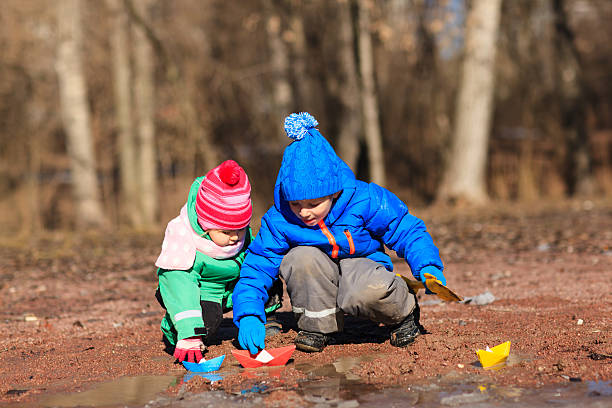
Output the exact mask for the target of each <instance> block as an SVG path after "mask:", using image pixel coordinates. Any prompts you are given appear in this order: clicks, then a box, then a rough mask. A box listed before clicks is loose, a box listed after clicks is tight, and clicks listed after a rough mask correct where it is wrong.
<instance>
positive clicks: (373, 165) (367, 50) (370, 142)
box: [358, 0, 386, 186]
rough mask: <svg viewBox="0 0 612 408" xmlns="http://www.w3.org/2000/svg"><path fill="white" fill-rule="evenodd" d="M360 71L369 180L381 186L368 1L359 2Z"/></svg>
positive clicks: (382, 171)
mask: <svg viewBox="0 0 612 408" xmlns="http://www.w3.org/2000/svg"><path fill="white" fill-rule="evenodd" d="M358 7H359V38H358V43H359V68H360V72H361V110H362V112H363V129H364V137H365V142H366V146H367V148H368V162H369V169H370V181H372V182H374V183H376V184H379V185H381V186H384V185H385V184H386V180H385V158H384V154H383V148H382V135H381V132H380V123H379V119H378V100H377V97H376V83H375V79H374V55H373V50H372V37H371V34H370V8H371V7H372V4H371V2H370V1H368V0H359V1H358Z"/></svg>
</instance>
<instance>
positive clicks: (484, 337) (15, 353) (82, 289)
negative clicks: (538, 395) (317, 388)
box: [0, 201, 612, 405]
mask: <svg viewBox="0 0 612 408" xmlns="http://www.w3.org/2000/svg"><path fill="white" fill-rule="evenodd" d="M416 214H417V215H418V216H420V217H421V218H423V219H424V220H425V222H426V224H427V225H428V228H429V230H430V232H431V233H432V235H433V236H434V239H435V241H436V243H437V244H438V246H439V247H440V249H441V252H442V254H443V259H444V261H445V264H446V276H447V279H448V286H449V287H451V288H452V289H454V290H455V291H456V292H457V293H459V294H461V295H463V296H475V295H478V294H481V293H484V292H486V291H490V292H491V293H492V294H493V295H494V296H495V298H496V300H495V301H494V302H493V303H491V304H488V305H484V306H475V305H469V304H446V303H436V302H435V298H434V297H432V296H425V295H422V296H421V304H422V308H421V309H422V311H421V315H422V320H421V323H422V324H423V325H424V326H425V328H426V329H427V330H428V331H429V334H426V335H424V336H421V337H420V338H419V339H418V340H417V342H416V343H415V344H414V345H412V346H411V347H409V348H407V349H396V348H394V347H392V346H390V345H389V342H388V340H387V339H386V337H385V336H386V329H385V328H382V327H377V326H376V325H373V324H370V323H369V322H361V321H353V320H351V321H350V322H349V324H347V330H346V333H344V334H342V335H341V336H340V337H339V341H340V343H339V344H334V345H330V346H328V348H326V349H325V351H324V352H323V353H319V354H305V353H301V352H295V353H294V356H293V357H294V362H293V363H292V364H290V365H289V366H288V367H287V368H286V369H285V371H283V372H282V375H281V376H280V377H278V384H277V385H279V384H280V385H279V387H280V388H282V389H286V390H287V395H289V396H293V395H294V394H295V392H294V391H293V390H294V389H295V388H296V387H298V386H299V380H300V379H301V378H303V376H304V374H303V373H302V372H301V371H300V370H297V369H296V367H298V366H299V365H302V364H308V365H311V366H312V365H314V366H316V365H325V364H330V363H332V362H334V361H336V360H337V359H338V358H340V357H343V356H362V355H372V356H373V357H372V360H371V361H368V362H364V363H363V364H361V365H359V366H358V367H357V368H355V369H353V372H352V373H353V374H355V375H358V376H359V377H361V378H362V380H363V381H364V382H367V383H370V384H372V385H374V386H378V387H384V386H389V385H393V384H397V385H408V384H411V383H415V382H419V381H427V380H428V379H431V378H437V377H438V376H443V375H444V376H453V375H456V376H458V378H460V377H461V376H464V375H465V376H470V375H478V376H479V378H481V379H482V381H484V382H487V381H488V382H491V383H496V384H500V385H510V384H512V385H515V386H519V387H539V386H542V385H546V384H551V383H558V382H567V381H569V380H574V381H576V380H577V379H580V380H609V379H611V378H612V334H611V333H612V330H611V329H612V205H610V203H603V202H591V201H585V202H569V203H561V204H555V205H550V206H547V207H544V206H538V207H537V208H533V207H524V208H517V207H514V208H510V207H509V208H500V207H499V206H498V208H497V209H496V210H487V211H441V210H429V211H422V212H418V211H417V212H416ZM161 235H162V232H160V233H159V234H148V235H147V234H133V233H113V234H107V235H100V234H86V235H78V236H77V235H72V234H66V233H61V234H49V235H44V236H41V237H38V238H36V239H33V238H32V239H30V240H28V241H24V240H16V239H8V238H5V239H2V241H0V244H1V245H0V302H1V306H2V307H1V308H0V330H1V333H2V334H3V336H2V337H1V338H0V362H1V365H0V404H2V405H4V404H7V403H8V404H11V403H19V404H24V403H35V401H36V400H37V398H39V397H40V396H41V395H44V394H51V393H57V392H74V391H78V390H84V389H87V388H89V387H91V386H92V385H93V384H94V383H97V382H101V381H107V380H111V379H115V378H118V377H122V376H136V375H164V374H174V375H177V376H180V375H181V374H182V373H184V370H183V369H182V367H180V366H176V365H173V364H172V362H173V359H172V358H171V357H170V356H169V355H167V354H165V353H164V352H163V345H162V343H161V341H160V340H161V334H160V332H159V328H158V325H159V320H160V318H161V315H162V312H161V309H160V308H159V306H158V304H157V302H156V301H155V299H154V297H153V292H154V290H155V287H156V280H155V273H154V270H153V267H152V265H153V262H154V260H155V258H156V256H157V251H158V248H159V245H160V242H161ZM397 271H398V272H401V273H403V274H405V275H409V270H408V268H407V266H405V264H402V263H401V262H400V261H399V260H398V263H397ZM283 310H284V311H288V310H290V309H289V305H288V302H286V305H285V307H284V309H283ZM282 317H283V319H284V320H285V321H286V327H285V331H284V332H283V333H282V334H281V335H279V336H277V337H275V338H274V339H272V340H271V341H269V343H268V346H270V347H275V346H282V345H287V344H291V342H292V340H293V338H294V337H295V334H296V333H295V331H294V330H292V321H291V316H290V313H288V312H287V313H284V314H282ZM228 322H229V321H228ZM224 333H225V334H224V335H222V339H221V340H222V341H221V342H220V344H218V345H215V346H212V347H211V355H213V356H216V355H220V354H224V353H225V354H227V356H228V357H227V359H228V360H227V361H228V364H234V363H235V362H234V361H232V360H233V358H232V357H231V353H230V351H231V350H232V348H233V347H234V346H233V344H232V340H231V336H232V334H233V328H232V327H231V325H228V326H226V328H225V329H224ZM364 333H365V335H364ZM506 340H511V341H512V351H511V358H510V360H509V362H510V364H509V366H508V367H506V368H505V369H503V370H499V371H485V370H483V369H482V368H481V367H478V366H477V365H475V364H474V363H475V362H476V354H475V350H476V349H477V348H484V347H485V346H487V345H489V346H493V345H496V344H498V343H501V342H503V341H506ZM249 381H253V379H252V378H249V376H248V375H245V374H244V373H242V374H241V373H236V374H235V375H230V376H228V377H226V378H224V380H222V381H220V382H218V383H215V384H214V385H212V386H211V385H210V384H209V383H208V382H206V381H192V382H190V384H188V389H189V390H191V391H203V390H207V389H211V388H215V389H219V388H221V389H225V390H226V391H228V392H232V391H236V390H239V389H240V388H241V387H242V388H244V387H245V386H246V385H247V384H248V383H249ZM283 387H284V388H283ZM179 388H180V387H178V386H177V387H173V388H171V389H170V390H169V391H167V392H168V393H169V394H170V395H173V393H174V394H176V393H177V392H178V390H179ZM268 398H271V399H273V398H279V396H278V393H276V394H274V393H273V394H271V395H270V396H269V397H268ZM271 402H272V401H271Z"/></svg>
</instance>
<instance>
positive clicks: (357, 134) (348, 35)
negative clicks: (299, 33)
mask: <svg viewBox="0 0 612 408" xmlns="http://www.w3.org/2000/svg"><path fill="white" fill-rule="evenodd" d="M338 25H339V30H340V38H339V40H340V43H339V45H338V53H339V58H340V60H341V67H342V68H341V70H342V72H341V74H342V80H341V81H340V86H339V88H340V89H339V92H340V99H341V101H342V105H343V110H344V111H343V114H342V117H343V120H342V126H340V130H339V133H338V155H339V156H340V157H341V158H342V159H343V160H344V161H345V162H346V164H348V165H349V167H350V168H352V169H353V170H354V171H357V160H358V159H359V150H360V141H361V137H362V133H361V123H362V121H361V111H360V109H359V83H358V76H357V74H358V72H357V62H356V60H355V46H354V44H355V41H354V40H355V36H354V35H353V18H352V16H351V3H350V1H348V0H341V1H339V2H338Z"/></svg>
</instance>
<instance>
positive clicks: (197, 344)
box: [174, 336, 206, 363]
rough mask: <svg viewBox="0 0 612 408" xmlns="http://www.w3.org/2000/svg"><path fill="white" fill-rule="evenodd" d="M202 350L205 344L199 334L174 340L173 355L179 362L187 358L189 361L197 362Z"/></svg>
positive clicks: (200, 357)
mask: <svg viewBox="0 0 612 408" xmlns="http://www.w3.org/2000/svg"><path fill="white" fill-rule="evenodd" d="M204 350H206V346H205V345H204V343H203V342H202V338H201V337H200V336H194V337H188V338H186V339H182V340H179V341H177V342H176V346H175V347H174V357H175V358H176V359H177V360H178V361H181V362H182V361H185V360H187V361H189V362H190V363H199V362H200V360H202V351H204Z"/></svg>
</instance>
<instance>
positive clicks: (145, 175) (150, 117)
mask: <svg viewBox="0 0 612 408" xmlns="http://www.w3.org/2000/svg"><path fill="white" fill-rule="evenodd" d="M153 2H154V0H137V1H134V8H135V9H136V11H137V12H138V14H139V15H140V16H141V17H142V18H143V19H144V20H145V21H150V20H151V7H152V6H153ZM133 34H134V62H135V73H134V102H135V106H136V113H137V118H138V121H137V123H138V126H137V128H138V142H139V143H138V144H139V155H138V156H139V157H138V165H139V169H140V171H139V173H140V191H139V198H140V210H141V216H142V222H143V225H151V224H154V223H155V221H156V218H157V213H158V209H159V204H158V197H157V166H156V164H157V155H156V154H155V120H154V115H155V88H154V85H153V80H154V68H155V67H154V59H153V49H152V46H151V42H150V41H149V39H148V37H147V34H146V33H145V31H144V27H142V26H135V27H134V30H133Z"/></svg>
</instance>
